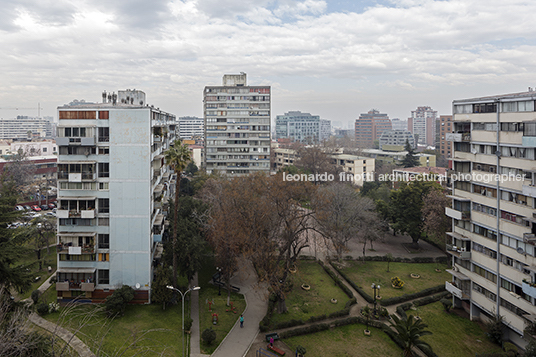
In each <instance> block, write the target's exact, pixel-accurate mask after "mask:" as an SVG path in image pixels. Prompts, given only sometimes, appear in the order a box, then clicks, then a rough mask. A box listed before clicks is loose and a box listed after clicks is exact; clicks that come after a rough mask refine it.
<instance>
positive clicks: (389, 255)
mask: <svg viewBox="0 0 536 357" xmlns="http://www.w3.org/2000/svg"><path fill="white" fill-rule="evenodd" d="M385 260H387V271H389V264H390V263H391V261H392V260H393V255H392V254H391V253H387V254H385Z"/></svg>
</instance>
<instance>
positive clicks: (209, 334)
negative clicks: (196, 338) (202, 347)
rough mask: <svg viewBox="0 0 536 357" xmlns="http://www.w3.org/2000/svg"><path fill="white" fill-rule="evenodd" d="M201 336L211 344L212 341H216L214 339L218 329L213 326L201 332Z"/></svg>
mask: <svg viewBox="0 0 536 357" xmlns="http://www.w3.org/2000/svg"><path fill="white" fill-rule="evenodd" d="M201 338H202V339H203V341H205V343H206V344H207V345H211V344H212V342H214V340H215V339H216V331H214V330H213V329H211V328H207V329H205V330H204V331H203V333H202V334H201Z"/></svg>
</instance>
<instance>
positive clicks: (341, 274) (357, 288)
mask: <svg viewBox="0 0 536 357" xmlns="http://www.w3.org/2000/svg"><path fill="white" fill-rule="evenodd" d="M330 264H331V266H332V267H333V269H335V270H336V271H337V273H339V274H340V276H342V277H343V278H344V280H346V282H347V283H348V284H350V286H351V287H352V288H354V290H355V291H357V293H358V294H359V295H361V296H362V297H363V299H365V300H367V302H368V303H370V304H372V303H374V299H373V298H372V296H370V295H369V294H367V293H366V292H365V291H364V290H363V289H361V288H360V287H359V286H357V285H356V284H355V283H354V282H353V281H352V280H350V278H348V276H347V275H346V274H344V273H343V272H342V271H341V270H340V269H339V268H337V267H336V266H335V265H333V263H332V262H331V261H330Z"/></svg>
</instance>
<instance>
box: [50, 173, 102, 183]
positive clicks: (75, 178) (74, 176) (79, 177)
mask: <svg viewBox="0 0 536 357" xmlns="http://www.w3.org/2000/svg"><path fill="white" fill-rule="evenodd" d="M96 179H97V175H96V174H95V173H94V172H90V171H88V172H58V180H67V181H69V182H82V181H83V180H85V181H88V180H91V181H94V180H96Z"/></svg>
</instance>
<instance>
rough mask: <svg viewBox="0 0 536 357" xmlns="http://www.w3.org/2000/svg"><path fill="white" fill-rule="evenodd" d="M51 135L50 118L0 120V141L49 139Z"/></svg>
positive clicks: (28, 117) (24, 116)
mask: <svg viewBox="0 0 536 357" xmlns="http://www.w3.org/2000/svg"><path fill="white" fill-rule="evenodd" d="M53 134H54V124H53V123H52V117H44V118H41V117H39V118H36V117H30V116H26V115H17V118H13V119H7V118H6V119H4V118H0V139H31V138H34V137H35V138H45V137H46V138H51V137H52V136H53Z"/></svg>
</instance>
